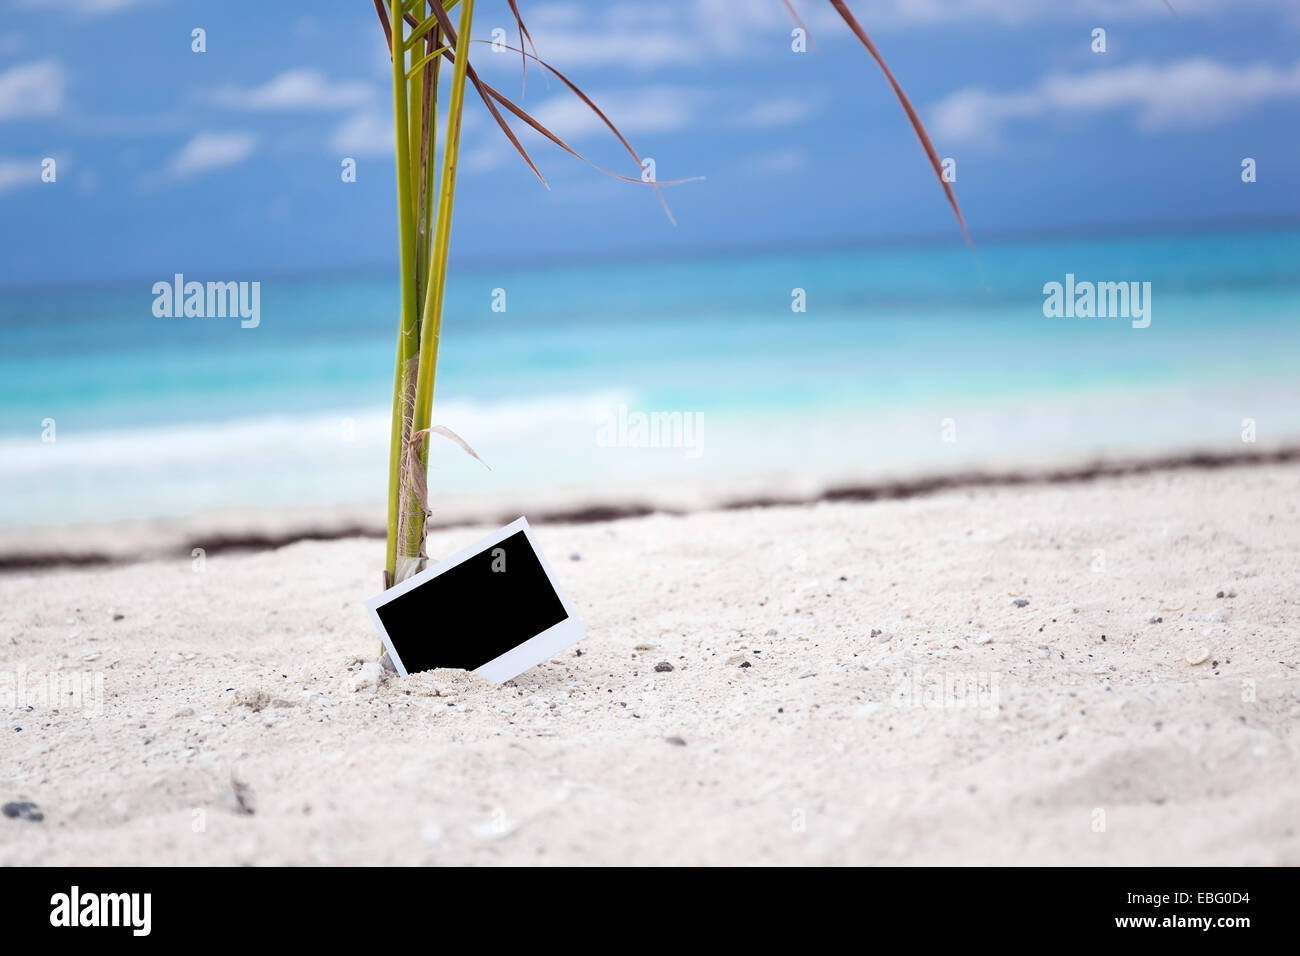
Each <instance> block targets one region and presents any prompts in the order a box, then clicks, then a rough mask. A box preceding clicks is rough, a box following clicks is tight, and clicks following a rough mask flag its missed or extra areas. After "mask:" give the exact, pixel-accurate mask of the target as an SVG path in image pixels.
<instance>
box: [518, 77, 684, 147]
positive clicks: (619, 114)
mask: <svg viewBox="0 0 1300 956" xmlns="http://www.w3.org/2000/svg"><path fill="white" fill-rule="evenodd" d="M591 99H592V101H593V102H594V103H595V104H596V105H597V106H599V107H600V109H601V111H602V112H603V113H604V114H605V115H606V116H608V117H610V119H612V120H613V121H614V123H615V124H616V125H617V126H618V128H619V130H620V131H622V132H623V133H624V134H626V135H629V136H631V135H633V134H635V133H657V132H666V131H668V130H676V129H681V128H683V127H684V126H687V125H689V124H690V123H691V121H692V120H693V119H694V110H695V106H696V105H697V100H698V97H697V96H696V95H695V93H694V91H692V90H689V89H685V88H682V87H675V86H647V87H642V88H640V89H637V90H634V91H622V92H618V93H610V94H606V95H592V96H591ZM531 112H532V114H533V117H534V118H535V119H536V120H537V121H538V122H539V123H541V124H542V125H543V126H545V127H546V128H547V129H549V130H550V131H551V132H552V133H554V134H555V135H556V136H558V137H560V139H563V140H566V141H567V140H574V139H582V138H583V137H585V136H590V135H592V134H593V133H606V135H609V134H608V132H607V129H608V128H607V127H606V126H605V124H604V122H602V121H601V119H600V117H598V116H597V115H596V114H595V113H593V112H592V111H591V109H590V108H589V107H588V106H587V105H586V104H585V103H583V102H582V101H581V100H579V99H578V98H577V97H576V96H573V95H571V94H569V93H567V92H566V93H564V94H561V95H557V96H554V97H552V98H550V99H548V100H547V101H546V102H544V103H543V104H542V105H541V106H539V107H538V108H537V109H535V110H531Z"/></svg>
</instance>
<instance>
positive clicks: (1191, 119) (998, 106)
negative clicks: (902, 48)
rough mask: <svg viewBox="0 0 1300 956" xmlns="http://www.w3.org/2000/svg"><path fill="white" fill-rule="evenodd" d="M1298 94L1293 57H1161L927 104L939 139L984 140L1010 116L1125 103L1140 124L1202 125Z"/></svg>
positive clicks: (1299, 79)
mask: <svg viewBox="0 0 1300 956" xmlns="http://www.w3.org/2000/svg"><path fill="white" fill-rule="evenodd" d="M1296 97H1300V63H1297V64H1296V65H1295V66H1293V67H1289V68H1278V67H1274V66H1270V65H1268V64H1252V65H1248V66H1240V67H1235V66H1230V65H1226V64H1222V63H1218V62H1216V61H1214V60H1209V59H1204V58H1196V59H1190V60H1181V61H1179V62H1177V63H1170V64H1164V65H1150V64H1137V65H1134V66H1126V67H1120V68H1118V69H1114V70H1097V71H1094V72H1091V73H1080V74H1072V75H1071V74H1053V75H1051V76H1047V77H1044V78H1043V79H1041V80H1039V82H1038V83H1037V84H1035V85H1034V86H1032V87H1030V88H1027V89H1022V90H1013V91H1010V92H1003V93H995V92H989V91H988V90H984V89H979V88H974V87H972V88H968V89H964V90H959V91H958V92H956V93H953V94H951V95H949V96H948V97H945V98H944V99H943V100H941V101H940V102H939V103H937V104H936V105H935V107H934V108H933V110H932V115H933V117H934V120H933V124H932V127H931V129H932V130H933V132H934V133H935V135H936V136H937V137H938V138H939V139H941V140H946V141H980V140H984V141H988V140H993V139H995V138H996V136H997V133H998V132H999V130H1000V129H1001V128H1002V127H1003V126H1005V125H1006V124H1008V123H1010V122H1012V121H1015V120H1034V119H1038V118H1041V117H1046V116H1060V115H1063V114H1071V113H1083V114H1086V113H1102V112H1107V111H1111V110H1119V109H1131V110H1135V111H1136V112H1137V119H1138V122H1139V124H1140V125H1141V126H1142V127H1143V128H1146V129H1156V128H1161V127H1166V126H1174V125H1184V126H1192V125H1203V124H1209V123H1214V122H1218V121H1221V120H1224V119H1228V118H1231V117H1232V116H1234V115H1235V114H1238V113H1240V112H1242V111H1244V110H1248V109H1250V108H1252V107H1255V106H1258V105H1259V104H1261V103H1263V102H1265V101H1267V100H1270V99H1283V98H1296Z"/></svg>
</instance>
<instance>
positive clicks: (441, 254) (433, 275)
mask: <svg viewBox="0 0 1300 956" xmlns="http://www.w3.org/2000/svg"><path fill="white" fill-rule="evenodd" d="M435 2H437V0H435ZM473 16H474V0H460V24H459V26H458V28H457V44H456V59H455V63H454V65H453V69H452V80H451V91H450V99H449V100H448V104H447V133H446V139H445V141H444V144H443V149H442V176H441V178H440V179H439V181H438V216H437V219H436V220H435V224H434V236H433V255H432V258H431V259H430V262H429V278H428V281H427V282H426V284H425V299H424V315H423V317H422V319H421V327H420V353H419V354H420V362H419V373H418V378H417V380H416V386H415V415H414V423H413V432H421V431H423V430H424V429H427V428H428V427H429V424H430V421H431V418H432V415H433V382H434V370H435V368H436V366H437V361H438V337H439V333H440V331H441V328H442V303H443V291H444V289H445V287H446V284H447V248H448V243H449V240H450V238H451V214H452V202H453V199H454V197H455V192H456V168H457V160H458V157H459V153H460V120H461V112H462V108H463V106H464V101H465V75H466V69H467V67H468V66H469V36H470V27H471V22H472V20H473ZM428 463H429V450H428V442H427V441H426V442H423V443H422V444H421V447H420V453H419V467H420V468H425V469H427V468H428ZM413 522H418V527H417V528H416V531H417V540H420V541H423V531H424V516H423V513H421V514H419V515H417V516H416V517H415V518H414V519H413Z"/></svg>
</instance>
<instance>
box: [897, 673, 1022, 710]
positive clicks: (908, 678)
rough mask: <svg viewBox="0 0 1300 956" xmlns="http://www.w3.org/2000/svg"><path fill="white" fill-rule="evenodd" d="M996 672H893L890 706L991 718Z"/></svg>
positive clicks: (995, 707)
mask: <svg viewBox="0 0 1300 956" xmlns="http://www.w3.org/2000/svg"><path fill="white" fill-rule="evenodd" d="M1000 676H1001V675H999V673H998V672H997V671H938V670H935V671H928V670H922V669H920V668H917V669H915V670H905V671H898V672H896V673H895V675H894V693H893V695H892V696H891V698H890V699H891V701H892V703H893V705H894V706H895V707H896V708H898V709H899V710H903V709H908V708H918V709H922V710H939V711H944V712H947V713H969V714H971V715H973V716H975V717H983V718H991V717H996V716H997V714H998V702H999V695H998V678H999V677H1000Z"/></svg>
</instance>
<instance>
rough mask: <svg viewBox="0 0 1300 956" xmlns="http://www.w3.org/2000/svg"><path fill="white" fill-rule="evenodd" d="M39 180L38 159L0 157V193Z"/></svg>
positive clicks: (32, 184) (35, 182)
mask: <svg viewBox="0 0 1300 956" xmlns="http://www.w3.org/2000/svg"><path fill="white" fill-rule="evenodd" d="M40 181H41V161H40V160H39V159H4V158H0V193H7V192H10V191H11V190H14V189H21V188H22V187H23V186H35V185H38V184H39V183H40Z"/></svg>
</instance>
